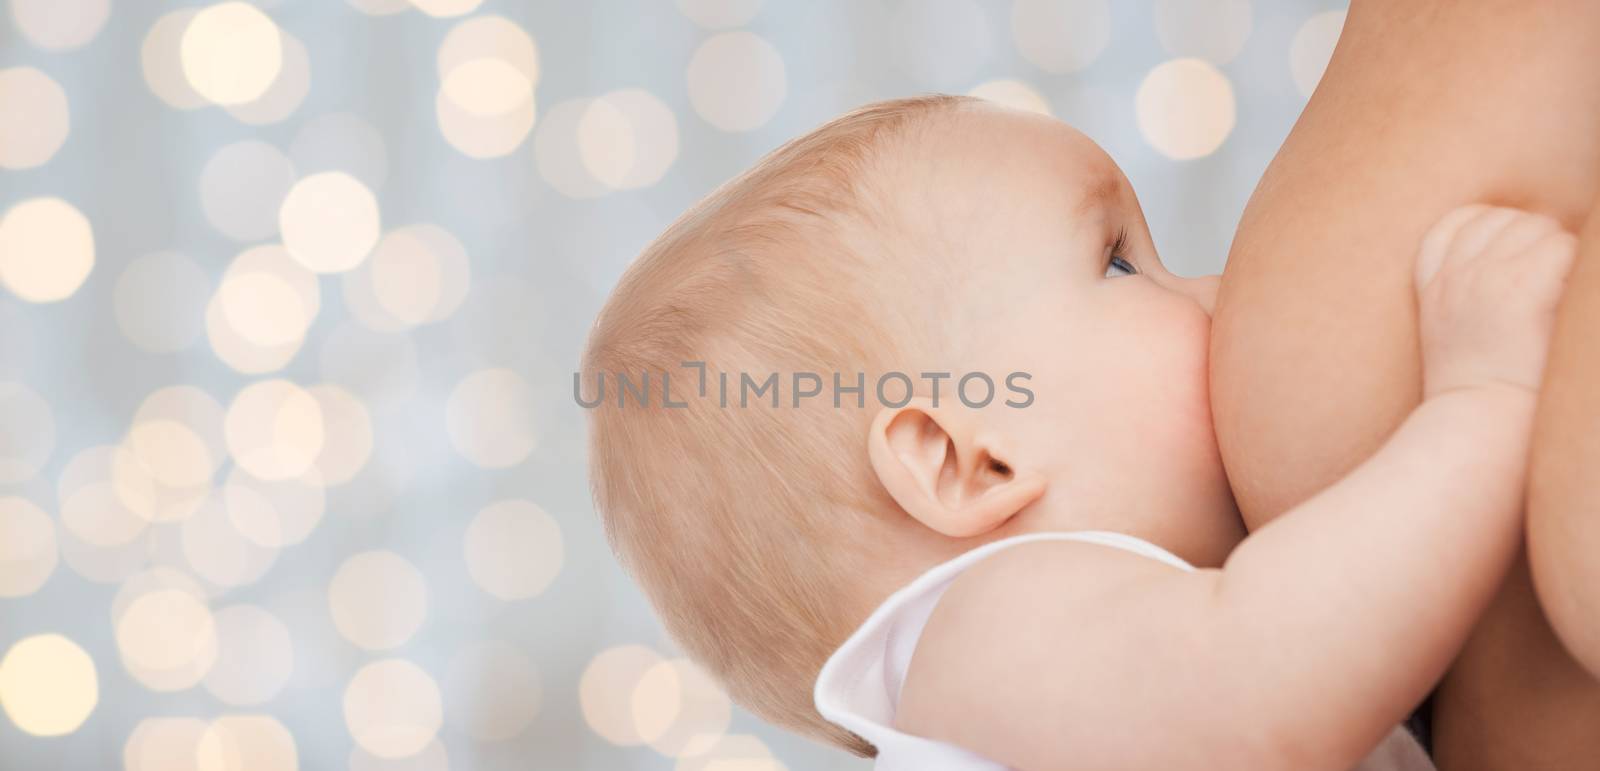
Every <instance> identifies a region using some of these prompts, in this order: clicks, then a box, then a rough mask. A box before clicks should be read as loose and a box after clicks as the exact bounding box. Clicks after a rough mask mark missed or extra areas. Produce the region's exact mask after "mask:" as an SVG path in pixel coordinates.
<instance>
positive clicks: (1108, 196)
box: [1078, 174, 1122, 214]
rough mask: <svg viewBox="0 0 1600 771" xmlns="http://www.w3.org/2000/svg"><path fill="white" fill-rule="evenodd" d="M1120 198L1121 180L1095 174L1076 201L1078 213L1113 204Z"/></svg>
mask: <svg viewBox="0 0 1600 771" xmlns="http://www.w3.org/2000/svg"><path fill="white" fill-rule="evenodd" d="M1121 197H1122V180H1120V179H1118V178H1117V177H1116V175H1114V174H1095V175H1094V178H1093V179H1091V180H1089V182H1088V184H1087V185H1085V186H1084V190H1083V198H1081V199H1079V201H1078V213H1079V214H1083V213H1085V212H1088V211H1089V210H1091V209H1094V208H1095V207H1098V206H1100V205H1102V204H1108V203H1112V202H1115V201H1116V200H1117V199H1119V198H1121Z"/></svg>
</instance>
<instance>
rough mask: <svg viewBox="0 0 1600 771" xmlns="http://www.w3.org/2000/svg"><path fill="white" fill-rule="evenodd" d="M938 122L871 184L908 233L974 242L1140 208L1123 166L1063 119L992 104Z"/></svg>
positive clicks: (903, 147)
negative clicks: (995, 108)
mask: <svg viewBox="0 0 1600 771" xmlns="http://www.w3.org/2000/svg"><path fill="white" fill-rule="evenodd" d="M936 123H937V124H938V125H931V126H927V127H925V128H924V130H923V131H922V132H921V133H920V135H912V136H908V137H907V138H906V141H905V142H904V143H902V144H901V145H900V146H899V147H897V148H896V149H895V150H894V151H892V152H894V153H895V154H896V155H897V156H898V157H897V158H896V159H895V160H894V161H893V162H892V163H891V164H889V166H888V167H887V169H886V171H887V173H886V174H885V175H884V177H885V178H884V180H882V184H878V185H874V187H875V188H877V195H878V196H879V197H880V198H885V199H887V208H889V209H890V210H892V211H894V212H895V214H896V217H895V219H896V221H897V222H898V223H899V224H900V225H901V226H902V227H903V228H904V229H905V231H907V232H906V235H911V236H913V237H915V236H919V235H925V236H929V237H937V238H939V239H940V241H941V242H944V243H949V242H950V241H952V240H955V241H960V242H964V243H966V245H968V246H970V245H972V244H971V243H970V241H971V240H972V239H980V240H998V239H1005V238H1008V237H1010V236H1012V235H1014V234H1015V231H1018V230H1026V231H1038V230H1041V229H1049V230H1051V231H1055V232H1060V231H1061V230H1062V229H1064V228H1067V229H1071V228H1074V227H1075V226H1076V225H1077V224H1080V222H1081V221H1100V220H1103V219H1106V218H1108V216H1109V215H1108V212H1114V211H1120V210H1123V209H1124V207H1126V206H1128V205H1130V204H1132V205H1134V206H1137V202H1136V201H1135V200H1134V198H1133V194H1132V190H1131V188H1130V187H1129V185H1128V182H1127V178H1126V177H1125V176H1124V175H1123V173H1122V171H1121V169H1119V168H1118V167H1117V165H1116V164H1115V163H1114V162H1112V160H1111V158H1110V157H1109V156H1107V155H1106V154H1105V152H1104V151H1102V150H1101V149H1100V148H1099V147H1098V146H1097V145H1095V144H1094V142H1093V141H1091V140H1089V139H1088V138H1087V137H1085V136H1084V135H1082V134H1080V133H1078V132H1077V131H1076V130H1074V129H1072V128H1071V127H1070V126H1067V125H1066V124H1064V123H1061V122H1059V121H1055V120H1053V119H1050V118H1046V117H1043V116H1034V115H1025V114H1020V113H1014V112H1011V111H999V110H994V109H989V110H981V111H977V114H971V115H956V116H953V117H952V118H950V119H949V120H942V119H936Z"/></svg>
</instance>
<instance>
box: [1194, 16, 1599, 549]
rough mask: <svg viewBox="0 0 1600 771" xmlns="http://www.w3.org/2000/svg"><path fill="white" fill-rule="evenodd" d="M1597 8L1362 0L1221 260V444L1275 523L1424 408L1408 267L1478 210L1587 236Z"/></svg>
mask: <svg viewBox="0 0 1600 771" xmlns="http://www.w3.org/2000/svg"><path fill="white" fill-rule="evenodd" d="M1597 57H1600V3H1595V2H1592V0H1540V2H1512V1H1510V0H1503V1H1500V2H1489V1H1488V0H1426V1H1422V0H1409V1H1402V0H1375V2H1372V3H1366V4H1363V3H1360V2H1358V3H1356V4H1355V6H1354V7H1353V8H1352V10H1351V13H1350V18H1349V21H1348V22H1347V24H1346V28H1345V35H1344V38H1343V39H1342V40H1341V41H1340V44H1339V49H1338V51H1337V52H1336V53H1335V55H1334V59H1333V61H1332V62H1331V63H1330V65H1329V67H1328V71H1327V74H1326V76H1325V77H1324V79H1323V82H1322V84H1321V85H1320V86H1319V87H1318V90H1317V92H1316V94H1315V96H1313V98H1312V100H1311V102H1310V104H1309V105H1307V107H1306V110H1305V112H1304V114H1303V115H1302V116H1301V118H1300V120H1299V122H1298V123H1297V124H1296V125H1295V127H1294V130H1293V131H1292V132H1291V133H1290V135H1289V138H1288V140H1287V141H1286V142H1285V143H1284V145H1283V148H1282V149H1281V150H1280V151H1279V153H1278V155H1277V157H1276V158H1275V159H1274V160H1273V163H1272V165H1271V166H1270V167H1269V168H1268V170H1267V173H1266V175H1265V176H1264V177H1263V179H1262V181H1261V184H1260V185H1259V187H1258V188H1257V190H1256V192H1255V195H1254V196H1253V197H1252V198H1251V200H1250V203H1249V205H1248V206H1247V207H1246V210H1245V214H1244V219H1243V221H1242V222H1241V224H1240V228H1239V232H1238V234H1237V236H1236V239H1235V241H1234V244H1233V248H1232V251H1231V253H1230V254H1229V257H1228V264H1227V269H1226V271H1225V272H1224V275H1223V282H1222V290H1221V294H1220V297H1219V301H1218V307H1217V313H1216V321H1215V328H1214V329H1215V332H1214V342H1213V350H1212V355H1213V361H1212V387H1213V392H1214V393H1213V406H1214V409H1215V417H1216V421H1217V430H1218V434H1219V441H1220V442H1221V445H1222V451H1223V456H1224V459H1225V461H1226V462H1227V464H1228V469H1229V473H1230V475H1231V476H1232V477H1233V481H1234V485H1235V487H1236V491H1237V493H1238V495H1239V501H1240V505H1241V508H1242V509H1243V511H1244V513H1245V516H1246V520H1247V522H1249V523H1250V524H1251V525H1252V526H1256V525H1259V524H1262V523H1264V522H1265V521H1267V520H1269V519H1271V518H1272V517H1273V516H1276V515H1277V514H1279V513H1282V511H1284V510H1285V509H1287V508H1288V507H1290V506H1292V505H1294V504H1295V503H1297V502H1299V501H1300V500H1302V499H1304V498H1305V497H1307V496H1309V495H1310V494H1311V493H1313V492H1315V491H1317V490H1318V489H1320V488H1322V487H1324V486H1326V485H1327V484H1328V483H1330V482H1332V481H1333V480H1334V479H1337V478H1338V477H1339V476H1340V475H1341V474H1342V473H1344V472H1345V471H1348V470H1349V469H1350V468H1352V467H1353V466H1354V465H1355V464H1356V463H1358V462H1359V461H1360V460H1362V459H1363V458H1365V457H1366V456H1367V455H1368V454H1370V453H1371V451H1372V450H1374V449H1376V448H1377V446H1378V445H1379V444H1380V443H1381V441H1382V440H1383V438H1384V437H1386V436H1387V435H1388V433H1389V432H1390V431H1391V430H1392V429H1393V428H1394V426H1395V425H1396V424H1397V423H1398V422H1399V421H1400V420H1401V419H1403V418H1404V417H1405V415H1406V414H1407V413H1408V412H1409V411H1410V409H1411V407H1412V406H1414V404H1415V402H1416V400H1417V398H1418V397H1419V395H1420V388H1419V383H1420V380H1419V371H1418V360H1417V344H1416V329H1415V328H1416V324H1415V319H1414V316H1415V303H1414V299H1413V296H1412V289H1411V269H1412V265H1413V260H1414V255H1415V251H1416V246H1417V243H1418V241H1419V239H1420V238H1421V236H1422V233H1423V232H1424V231H1426V230H1427V228H1428V227H1429V226H1430V225H1432V224H1433V222H1434V220H1436V219H1437V218H1438V217H1439V216H1440V215H1442V214H1443V213H1444V212H1446V211H1448V210H1449V209H1451V208H1453V207H1454V206H1456V205H1458V204H1462V203H1468V202H1472V201H1489V202H1492V203H1498V204H1503V205H1512V206H1519V207H1523V208H1529V209H1534V210H1538V211H1543V212H1546V213H1550V214H1553V215H1556V216H1558V217H1561V218H1562V219H1563V220H1564V221H1565V222H1567V223H1569V224H1570V225H1572V226H1574V227H1576V226H1577V224H1578V223H1579V221H1580V220H1581V219H1582V217H1583V215H1584V214H1586V213H1587V211H1588V209H1589V206H1590V204H1591V202H1592V201H1593V200H1594V198H1595V196H1596V193H1597V192H1600V66H1596V65H1597V64H1600V58H1597Z"/></svg>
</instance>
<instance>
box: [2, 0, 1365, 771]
mask: <svg viewBox="0 0 1600 771" xmlns="http://www.w3.org/2000/svg"><path fill="white" fill-rule="evenodd" d="M0 1H3V2H5V4H6V7H5V10H6V11H7V12H6V13H3V14H0V212H4V215H3V219H0V654H3V655H4V658H0V710H3V712H4V714H5V716H6V717H5V718H4V719H0V767H4V768H17V769H24V768H25V769H91V768H92V769H126V771H156V769H160V770H161V771H170V770H173V769H176V770H178V771H185V770H186V769H194V770H195V771H221V770H228V771H247V770H248V771H254V770H257V769H259V770H261V771H282V770H284V769H294V768H307V769H330V768H349V769H352V770H353V771H368V770H374V769H396V770H398V769H411V770H413V771H442V770H443V769H447V768H454V769H641V770H643V769H650V770H652V771H654V770H666V769H674V770H676V771H702V770H709V769H718V770H719V771H774V770H775V769H780V768H788V769H864V768H867V767H868V764H867V763H866V762H864V761H858V760H855V759H852V758H849V757H847V756H845V755H843V754H842V753H839V752H837V751H834V750H830V749H827V748H824V747H820V746H817V745H814V744H811V743H809V742H807V741H805V740H802V739H798V738H795V737H792V736H789V735H786V734H784V733H782V732H780V731H777V730H774V729H771V728H768V727H765V726H763V725H761V724H760V723H759V722H758V721H756V720H754V719H753V718H751V717H750V716H749V715H747V714H745V713H743V712H742V711H740V710H739V709H737V708H736V707H732V706H730V705H729V704H728V702H727V700H726V699H725V697H723V696H722V695H721V694H720V693H718V692H717V691H716V689H715V688H714V686H712V685H710V684H709V683H707V682H706V681H705V679H704V677H703V676H702V675H701V674H700V673H699V672H698V670H696V669H695V668H694V667H693V666H692V665H690V664H688V663H687V662H685V661H684V660H682V659H681V658H680V654H679V652H678V651H677V650H676V649H675V647H674V646H673V644H672V642H671V641H670V640H668V639H666V638H665V637H664V635H663V634H662V632H661V630H660V627H659V626H658V624H657V623H656V621H655V620H654V619H653V617H652V615H651V612H650V609H649V608H648V606H647V605H646V603H645V602H644V601H643V599H642V598H641V595H640V594H639V592H638V591H637V590H636V589H635V588H634V587H633V586H632V585H631V584H630V583H629V581H628V580H627V578H626V577H625V576H624V575H623V574H622V573H621V571H620V570H619V569H618V568H617V567H616V565H615V564H614V562H613V561H612V559H611V558H610V555H609V553H608V551H607V549H606V546H605V543H604V538H603V536H602V534H601V532H600V528H599V525H598V522H597V520H596V519H595V517H594V515H593V512H592V510H591V504H590V502H589V497H588V491H587V487H586V482H585V470H584V464H585V460H584V448H583V434H582V432H583V427H582V415H581V411H580V410H579V409H578V408H577V407H576V406H575V405H574V404H573V403H572V400H571V397H570V387H571V380H570V378H571V376H572V375H571V373H572V371H573V369H574V368H575V366H576V362H577V357H578V353H579V350H580V347H581V345H582V341H583V338H584V335H585V333H586V331H587V328H588V325H589V323H590V321H591V319H592V318H593V315H594V313H595V312H596V311H597V309H598V308H599V306H600V304H601V302H602V301H603V299H604V297H605V294H606V292H607V290H608V288H609V287H610V285H611V284H612V283H613V282H614V281H615V279H616V277H617V276H618V275H619V274H620V273H621V271H622V270H623V269H624V268H625V266H626V265H627V264H628V262H629V261H630V260H631V259H632V258H633V256H634V255H635V254H637V253H638V252H639V250H640V249H641V248H642V247H643V246H644V245H645V244H646V243H647V242H648V241H649V239H650V238H652V237H653V236H654V235H655V234H656V233H658V232H660V231H661V230H662V229H663V228H664V227H666V225H667V224H668V223H670V222H671V221H672V219H673V218H674V217H675V216H676V215H677V214H678V213H680V212H681V211H683V210H684V209H685V208H687V207H688V206H689V205H690V204H692V203H693V202H694V201H695V200H697V199H698V198H699V197H700V196H702V195H704V194H705V193H707V192H709V191H710V190H711V189H712V188H713V187H715V186H716V185H717V184H719V183H721V182H723V181H725V180H727V179H728V178H730V177H731V176H733V175H735V174H737V173H738V172H739V171H741V170H743V169H744V168H746V167H747V166H749V165H750V164H751V163H752V162H754V161H755V160H756V159H757V158H758V157H760V156H761V155H762V154H763V153H765V152H766V151H768V150H770V149H772V148H774V147H776V146H777V145H779V144H780V143H782V142H783V141H785V140H786V139H788V138H791V137H793V136H795V135H797V134H799V133H802V132H804V131H806V130H807V129H809V128H811V127H813V126H815V125H817V124H819V123H821V122H823V121H825V120H827V119H829V118H831V117H833V116H835V115H837V114H839V113H840V112H842V111H845V110H848V109H850V108H852V107H855V106H857V105H860V104H862V103H864V102H867V101H871V100H875V99H881V98H889V97H896V96H905V95H910V94H915V93H919V92H926V91H947V92H955V93H977V94H980V95H984V96H988V97H990V98H994V99H997V100H1000V101H1005V102H1007V103H1010V104H1014V105H1017V106H1020V107H1024V108H1028V109H1038V110H1041V111H1047V112H1049V113H1051V114H1053V115H1055V116H1057V117H1059V118H1061V119H1062V120H1065V121H1068V122H1070V123H1072V124H1074V125H1075V126H1077V127H1079V128H1080V129H1082V130H1083V131H1085V132H1086V133H1088V134H1089V135H1090V136H1091V137H1093V138H1094V139H1095V140H1097V141H1098V142H1100V143H1101V144H1102V145H1103V146H1104V147H1105V148H1106V149H1107V151H1109V152H1110V154H1111V155H1112V156H1113V157H1114V158H1115V159H1116V160H1117V161H1118V162H1119V163H1120V164H1121V165H1122V166H1123V167H1124V169H1125V170H1126V171H1127V173H1128V175H1129V176H1130V177H1131V178H1132V181H1133V184H1134V187H1135V189H1136V190H1137V191H1138V193H1139V195H1140V197H1141V199H1142V201H1143V204H1144V207H1145V211H1146V214H1147V215H1148V218H1149V221H1150V223H1151V226H1152V229H1153V231H1154V235H1155V239H1156V243H1157V246H1158V248H1159V249H1160V250H1161V252H1162V253H1163V255H1164V258H1165V260H1166V262H1167V264H1168V265H1169V266H1170V267H1172V269H1173V270H1175V271H1176V272H1178V273H1183V274H1191V275H1192V274H1199V273H1207V272H1215V271H1218V270H1220V269H1221V267H1222V263H1223V259H1224V256H1225V254H1226V250H1227V245H1228V240H1229V235H1230V233H1231V232H1232V230H1233V226H1234V224H1235V223H1236V221H1237V219H1238V215H1239V213H1240V211H1241V210H1242V208H1243V206H1244V203H1245V201H1246V199H1247V197H1248V196H1249V193H1250V191H1251V189H1252V187H1253V185H1254V184H1255V180H1256V179H1257V178H1258V177H1259V176H1260V174H1261V172H1262V170H1263V169H1264V168H1265V166H1266V164H1267V162H1268V161H1269V160H1270V158H1271V157H1272V155H1273V153H1274V152H1275V150H1276V148H1277V146H1278V144H1279V143H1280V142H1281V140H1282V138H1283V137H1284V136H1285V135H1286V134H1287V132H1288V130H1289V127H1290V126H1291V124H1292V123H1293V121H1294V119H1295V117H1296V115H1297V114H1298V112H1299V110H1300V108H1301V107H1302V106H1303V105H1304V103H1305V99H1306V97H1307V95H1308V93H1309V92H1310V90H1311V89H1312V88H1313V87H1314V85H1315V83H1316V80H1317V79H1318V77H1319V76H1320V74H1321V71H1322V67H1323V66H1324V65H1325V63H1326V60H1327V56H1328V54H1329V52H1330V51H1331V48H1332V45H1333V43H1334V41H1335V39H1336V38H1337V35H1338V31H1339V28H1340V25H1341V24H1342V20H1343V14H1342V11H1343V5H1344V4H1343V3H1340V2H1337V1H1336V0H1280V1H1279V2H1265V1H1264V0H1148V1H1147V0H1139V1H1137V2H1135V1H1132V0H1129V1H1122V0H1118V1H1117V2H1112V0H1015V2H1000V1H999V0H815V1H811V0H807V1H805V2H800V1H791V2H780V1H779V0H648V1H645V2H620V1H619V0H595V1H593V2H556V1H555V0H541V1H539V2H511V1H510V0H276V1H271V2H269V1H267V0H262V2H257V3H253V4H246V3H243V2H223V3H216V4H204V3H188V2H155V1H154V0H152V1H149V2H144V1H140V2H134V1H132V0H0Z"/></svg>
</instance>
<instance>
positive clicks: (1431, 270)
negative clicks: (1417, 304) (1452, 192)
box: [1416, 204, 1495, 290]
mask: <svg viewBox="0 0 1600 771" xmlns="http://www.w3.org/2000/svg"><path fill="white" fill-rule="evenodd" d="M1494 211H1495V209H1494V207H1492V206H1488V205H1485V204H1468V205H1466V206H1458V207H1456V208H1454V209H1451V210H1450V211H1449V212H1446V213H1445V215H1444V216H1443V217H1440V218H1439V221H1438V222H1436V223H1434V225H1433V227H1431V228H1429V229H1428V232H1427V233H1426V234H1425V235H1423V237H1422V246H1421V247H1420V248H1419V249H1418V251H1417V273H1416V281H1417V289H1418V290H1421V289H1422V288H1423V287H1425V286H1427V285H1428V282H1430V281H1432V280H1433V277H1434V276H1436V275H1438V273H1439V271H1440V269H1442V268H1443V267H1444V264H1445V262H1446V261H1447V259H1448V258H1449V257H1450V256H1451V255H1452V254H1454V253H1456V252H1457V251H1458V250H1456V249H1454V248H1453V246H1454V244H1455V242H1456V239H1457V236H1458V234H1459V233H1460V232H1461V231H1462V230H1463V228H1465V227H1466V226H1467V225H1469V224H1471V223H1474V222H1478V221H1479V220H1480V219H1482V218H1483V217H1485V216H1486V215H1488V214H1490V213H1492V212H1494Z"/></svg>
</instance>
